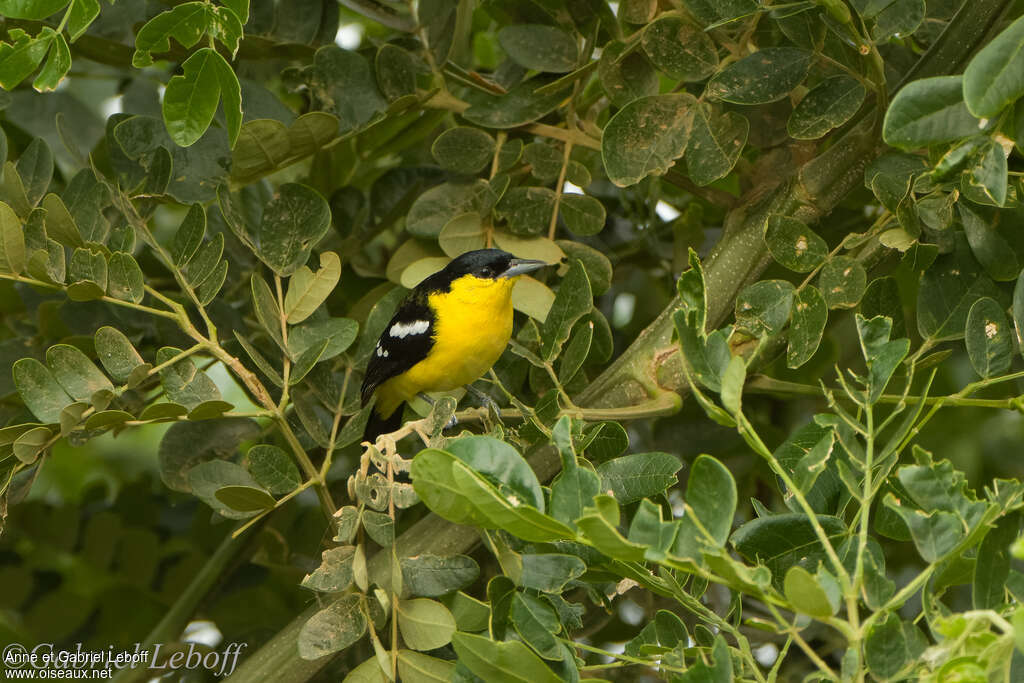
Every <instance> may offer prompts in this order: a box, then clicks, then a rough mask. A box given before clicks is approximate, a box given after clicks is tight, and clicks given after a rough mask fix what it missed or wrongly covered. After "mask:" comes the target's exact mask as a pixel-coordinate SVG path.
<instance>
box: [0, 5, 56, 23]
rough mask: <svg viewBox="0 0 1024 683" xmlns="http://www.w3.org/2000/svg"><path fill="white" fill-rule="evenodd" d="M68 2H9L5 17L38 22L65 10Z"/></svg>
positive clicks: (5, 8) (5, 7) (6, 6)
mask: <svg viewBox="0 0 1024 683" xmlns="http://www.w3.org/2000/svg"><path fill="white" fill-rule="evenodd" d="M67 4H68V0H7V1H6V2H4V8H3V9H4V15H6V16H7V17H9V18H11V19H32V20H35V21H38V20H40V19H45V18H46V17H48V16H50V15H51V14H56V13H57V12H59V11H61V10H62V9H64V8H65V7H66V6H67Z"/></svg>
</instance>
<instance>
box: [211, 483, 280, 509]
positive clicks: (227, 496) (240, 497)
mask: <svg viewBox="0 0 1024 683" xmlns="http://www.w3.org/2000/svg"><path fill="white" fill-rule="evenodd" d="M213 495H214V496H215V497H216V498H217V500H219V501H220V502H221V503H223V504H224V505H226V506H228V507H229V508H231V509H232V510H235V511H237V512H246V513H248V512H260V511H262V510H272V509H273V508H274V497H273V496H272V495H270V494H269V493H267V492H266V491H264V490H263V489H261V488H256V487H253V486H240V485H237V484H229V485H227V486H222V487H220V488H219V489H217V490H216V491H214V494H213Z"/></svg>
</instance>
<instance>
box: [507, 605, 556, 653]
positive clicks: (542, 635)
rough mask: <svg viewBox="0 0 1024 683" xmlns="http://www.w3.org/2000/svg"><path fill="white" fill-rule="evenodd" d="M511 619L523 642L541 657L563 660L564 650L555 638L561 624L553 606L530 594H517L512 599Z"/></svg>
mask: <svg viewBox="0 0 1024 683" xmlns="http://www.w3.org/2000/svg"><path fill="white" fill-rule="evenodd" d="M509 618H510V619H511V621H512V625H513V626H514V627H515V629H516V633H518V634H519V636H520V637H521V638H522V639H523V642H525V643H526V644H527V645H529V646H530V647H532V648H533V649H534V650H536V652H537V653H538V654H539V655H540V656H541V657H544V658H545V659H562V656H563V654H562V648H561V647H560V646H559V642H558V639H557V638H555V634H556V633H558V632H559V630H561V624H560V623H559V621H558V615H557V614H555V610H554V609H552V608H551V605H549V604H548V603H547V602H545V601H544V600H542V599H541V598H538V597H536V596H533V595H530V594H529V593H516V594H515V595H514V596H513V597H512V606H511V608H510V610H509Z"/></svg>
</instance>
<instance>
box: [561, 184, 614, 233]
mask: <svg viewBox="0 0 1024 683" xmlns="http://www.w3.org/2000/svg"><path fill="white" fill-rule="evenodd" d="M559 211H560V213H561V216H562V220H564V221H565V226H566V227H567V228H569V231H570V232H572V233H573V234H575V235H578V236H581V237H582V236H587V235H596V234H597V233H599V232H601V230H602V229H604V222H605V210H604V204H602V203H601V202H599V201H598V200H597V199H595V198H593V197H588V196H587V195H584V194H565V195H562V201H561V204H560V206H559Z"/></svg>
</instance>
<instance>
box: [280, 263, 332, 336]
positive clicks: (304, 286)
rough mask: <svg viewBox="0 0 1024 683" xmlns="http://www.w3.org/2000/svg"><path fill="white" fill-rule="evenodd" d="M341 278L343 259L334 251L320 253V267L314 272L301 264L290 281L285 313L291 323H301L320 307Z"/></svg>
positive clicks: (285, 301) (285, 299)
mask: <svg viewBox="0 0 1024 683" xmlns="http://www.w3.org/2000/svg"><path fill="white" fill-rule="evenodd" d="M339 279H341V259H339V258H338V255H337V254H335V253H334V252H333V251H325V252H323V253H321V254H320V269H319V270H317V271H316V273H314V272H313V271H312V270H310V269H309V267H308V266H300V267H299V269H298V270H297V271H295V273H294V274H293V275H292V277H291V279H290V280H289V281H288V293H287V294H286V295H285V297H284V314H285V316H287V319H288V322H289V323H291V324H293V325H294V324H296V323H300V322H302V321H303V320H305V319H306V318H308V317H309V316H311V315H313V312H314V311H316V309H317V308H319V306H320V304H322V303H323V302H324V301H325V300H326V299H327V297H328V296H330V294H331V292H332V291H334V287H335V286H336V285H337V284H338V280H339Z"/></svg>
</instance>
